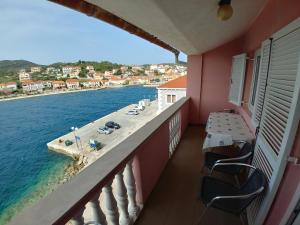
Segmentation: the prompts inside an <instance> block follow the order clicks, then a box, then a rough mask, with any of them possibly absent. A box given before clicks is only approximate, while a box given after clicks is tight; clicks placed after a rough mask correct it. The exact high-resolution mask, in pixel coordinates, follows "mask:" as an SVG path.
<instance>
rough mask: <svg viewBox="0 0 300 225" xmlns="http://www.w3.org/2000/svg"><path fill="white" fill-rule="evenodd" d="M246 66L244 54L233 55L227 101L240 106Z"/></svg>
mask: <svg viewBox="0 0 300 225" xmlns="http://www.w3.org/2000/svg"><path fill="white" fill-rule="evenodd" d="M245 67H246V54H240V55H236V56H233V59H232V67H231V79H230V92H229V102H231V103H232V104H235V105H237V106H241V104H242V97H243V90H244V79H245Z"/></svg>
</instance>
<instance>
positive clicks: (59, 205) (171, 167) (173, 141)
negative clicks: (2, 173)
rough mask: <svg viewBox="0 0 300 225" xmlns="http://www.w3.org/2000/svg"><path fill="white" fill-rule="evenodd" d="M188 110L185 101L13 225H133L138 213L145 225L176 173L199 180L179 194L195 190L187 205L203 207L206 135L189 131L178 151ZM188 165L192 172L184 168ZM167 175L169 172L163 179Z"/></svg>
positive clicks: (175, 190) (133, 135)
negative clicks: (200, 197)
mask: <svg viewBox="0 0 300 225" xmlns="http://www.w3.org/2000/svg"><path fill="white" fill-rule="evenodd" d="M188 110H189V99H188V98H182V99H180V100H179V101H177V102H176V103H175V104H173V105H172V106H171V107H169V108H168V109H167V110H165V111H163V112H162V113H161V114H159V115H158V116H157V117H155V118H154V119H153V120H152V121H150V122H148V123H147V124H146V125H144V126H143V127H142V128H141V129H140V130H138V131H137V132H135V133H133V134H132V135H130V136H129V137H128V138H127V139H126V140H124V141H123V142H122V143H120V144H119V145H117V146H116V147H114V148H113V149H112V150H111V151H109V152H108V153H107V154H105V155H104V156H103V157H101V158H99V159H98V160H97V161H96V162H94V163H93V164H92V165H91V166H89V167H88V168H86V169H85V170H83V171H82V172H81V173H79V174H78V175H77V176H75V177H74V178H73V179H72V180H71V181H70V182H68V183H66V184H64V185H62V186H60V187H59V188H58V189H57V190H56V191H54V192H53V193H51V194H50V195H49V196H47V197H46V198H45V199H43V200H41V201H40V202H39V203H38V204H37V205H35V206H33V207H31V208H27V209H25V210H24V212H22V213H21V214H20V215H19V216H17V217H16V218H15V219H14V220H12V221H11V223H10V224H20V223H22V224H32V225H34V224H68V223H71V224H75V225H78V224H84V223H87V222H89V221H96V222H98V223H100V224H132V223H133V222H134V221H135V220H136V219H137V218H138V215H139V213H140V212H143V211H145V213H144V212H143V213H142V214H141V215H143V216H142V218H141V220H140V221H139V222H138V223H141V224H143V221H145V222H146V220H145V219H147V215H148V214H147V212H148V211H149V213H151V211H152V209H151V208H149V209H148V206H147V207H146V208H145V210H143V207H144V206H145V204H146V203H147V200H148V199H150V201H149V204H150V205H149V207H151V205H152V204H153V202H155V198H156V197H155V193H157V192H158V193H164V191H163V190H162V191H160V190H159V187H161V185H162V183H161V182H162V180H166V179H167V180H166V181H168V180H170V181H172V182H170V184H173V182H175V180H174V178H175V177H174V173H179V174H182V175H184V174H185V173H191V175H190V176H186V178H189V180H191V181H192V180H193V179H194V180H193V182H192V183H191V184H192V185H191V184H189V183H187V184H186V185H184V186H186V188H183V189H182V191H183V192H182V193H181V194H180V195H181V196H182V197H183V196H185V194H186V193H184V191H185V190H186V191H187V190H188V189H189V188H191V189H193V192H192V193H193V195H194V198H192V199H190V197H192V193H189V194H191V196H189V198H187V199H186V200H185V202H187V204H189V205H190V206H191V208H193V207H194V206H193V205H194V204H195V203H196V202H198V204H197V205H200V203H199V201H197V199H196V195H197V194H196V193H197V187H196V186H197V185H196V184H197V183H199V179H200V172H199V171H200V169H201V151H200V149H201V138H200V136H199V135H200V133H201V130H200V129H199V128H198V127H191V128H189V129H188V133H187V135H185V138H184V141H183V143H182V144H181V145H180V146H181V147H180V150H177V151H175V150H176V147H177V145H178V143H179V141H180V138H181V135H182V134H183V133H184V131H185V130H186V128H187V124H188ZM202 134H203V130H202ZM202 136H203V135H202ZM192 146H193V147H194V149H192V150H193V151H189V150H190V147H192ZM175 152H178V153H176V154H175ZM184 152H185V153H184ZM191 153H192V154H191ZM173 155H174V156H176V155H178V156H179V157H174V156H173ZM194 155H195V156H197V158H196V157H195V158H194V161H193V164H190V163H189V162H188V161H189V159H190V157H194ZM170 160H171V161H170ZM169 161H170V163H168V162H169ZM177 165H178V166H179V167H178V166H177ZM186 165H187V166H188V167H185V166H186ZM178 170H179V171H178ZM163 171H166V172H164V175H163V177H162V179H160V177H161V174H162V173H163ZM168 174H169V175H168ZM170 175H171V176H170ZM165 176H166V177H165ZM164 177H165V178H164ZM179 181H180V180H179ZM157 182H158V188H156V189H155V191H154V192H153V197H152V195H150V194H151V192H152V191H153V189H154V188H155V186H156V184H157ZM180 183H181V185H180V186H174V189H173V187H172V186H173V185H169V186H168V187H166V186H165V187H164V186H162V187H163V188H167V189H169V190H172V192H170V193H173V194H175V193H176V192H179V191H181V188H180V189H178V187H181V186H182V185H183V181H180ZM173 191H174V192H173ZM166 197H167V196H166ZM173 197H174V198H175V197H176V195H175V196H173ZM151 199H153V200H152V201H151ZM164 199H165V200H164V201H166V202H168V201H167V199H166V198H164ZM178 200H180V199H178ZM190 200H192V201H190ZM177 203H179V202H178V201H177ZM192 204H193V205H192ZM184 208H186V207H182V210H183V211H182V212H184ZM158 209H159V208H158ZM196 209H197V206H196ZM191 212H192V211H191ZM196 217H197V215H195V218H196ZM157 219H159V218H157ZM158 223H160V222H159V221H157V222H156V224H158Z"/></svg>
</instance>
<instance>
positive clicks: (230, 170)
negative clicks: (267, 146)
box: [204, 141, 254, 175]
mask: <svg viewBox="0 0 300 225" xmlns="http://www.w3.org/2000/svg"><path fill="white" fill-rule="evenodd" d="M236 143H241V144H242V143H244V145H243V147H242V148H241V150H240V152H239V154H238V155H237V156H236V157H233V158H231V157H229V156H227V155H223V154H218V153H214V152H206V153H205V155H204V166H205V167H206V168H208V169H209V170H210V171H212V168H213V167H214V165H215V164H216V163H229V162H231V163H233V162H236V163H245V164H251V161H252V158H253V153H254V147H253V145H252V144H250V143H248V142H245V141H239V142H236ZM242 169H243V167H241V166H230V167H217V168H215V170H216V171H219V172H223V173H227V174H231V175H238V174H240V172H241V170H242Z"/></svg>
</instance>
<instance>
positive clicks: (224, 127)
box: [203, 112, 255, 150]
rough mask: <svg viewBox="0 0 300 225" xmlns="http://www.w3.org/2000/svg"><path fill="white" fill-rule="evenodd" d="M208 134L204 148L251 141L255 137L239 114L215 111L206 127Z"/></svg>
mask: <svg viewBox="0 0 300 225" xmlns="http://www.w3.org/2000/svg"><path fill="white" fill-rule="evenodd" d="M205 131H206V133H207V136H206V138H205V140H204V144H203V149H204V150H205V149H208V148H211V147H218V146H228V145H232V144H233V143H234V142H238V141H248V142H251V141H253V140H254V139H255V137H254V135H253V134H252V133H251V131H250V129H249V128H248V127H247V125H246V123H245V121H244V120H243V118H242V117H241V116H240V115H239V114H234V113H224V112H214V113H210V114H209V118H208V121H207V124H206V129H205Z"/></svg>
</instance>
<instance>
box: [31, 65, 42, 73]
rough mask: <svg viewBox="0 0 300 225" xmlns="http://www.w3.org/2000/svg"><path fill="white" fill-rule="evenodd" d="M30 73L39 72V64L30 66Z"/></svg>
mask: <svg viewBox="0 0 300 225" xmlns="http://www.w3.org/2000/svg"><path fill="white" fill-rule="evenodd" d="M30 72H31V73H40V72H41V67H39V66H33V67H31V68H30Z"/></svg>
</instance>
